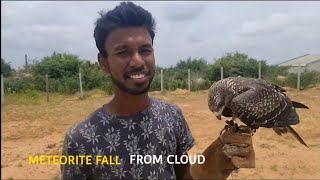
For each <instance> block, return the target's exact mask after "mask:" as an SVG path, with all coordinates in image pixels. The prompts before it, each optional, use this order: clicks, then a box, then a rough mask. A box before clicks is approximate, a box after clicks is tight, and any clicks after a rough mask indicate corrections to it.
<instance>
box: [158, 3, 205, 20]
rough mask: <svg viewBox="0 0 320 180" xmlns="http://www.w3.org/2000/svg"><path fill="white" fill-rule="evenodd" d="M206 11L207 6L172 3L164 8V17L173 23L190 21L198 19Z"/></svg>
mask: <svg viewBox="0 0 320 180" xmlns="http://www.w3.org/2000/svg"><path fill="white" fill-rule="evenodd" d="M205 9H206V5H205V4H199V3H194V2H185V3H181V2H171V3H168V4H167V5H166V6H165V7H164V17H165V19H166V20H167V21H172V22H181V21H190V20H193V19H195V18H197V17H198V16H199V15H200V14H201V13H203V11H204V10H205Z"/></svg>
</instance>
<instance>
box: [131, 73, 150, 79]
mask: <svg viewBox="0 0 320 180" xmlns="http://www.w3.org/2000/svg"><path fill="white" fill-rule="evenodd" d="M129 77H130V78H131V79H141V78H144V77H146V74H133V75H130V76H129Z"/></svg>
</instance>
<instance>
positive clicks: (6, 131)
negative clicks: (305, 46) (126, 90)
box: [1, 88, 320, 179]
mask: <svg viewBox="0 0 320 180" xmlns="http://www.w3.org/2000/svg"><path fill="white" fill-rule="evenodd" d="M151 95H152V96H156V97H159V98H161V99H164V100H167V101H169V102H172V103H175V104H177V105H178V106H180V107H181V109H182V110H183V113H184V115H185V118H186V120H187V121H188V124H189V126H190V129H191V131H192V134H193V136H194V137H195V139H196V145H195V146H194V147H193V148H192V149H191V150H190V152H189V154H198V153H202V152H203V151H204V150H205V149H206V147H207V146H209V145H210V144H211V142H213V141H214V140H215V139H216V138H217V137H218V134H219V131H220V130H221V129H222V128H223V127H224V123H225V122H224V120H222V121H218V120H216V119H215V117H214V115H213V114H212V113H211V112H210V111H209V109H208V107H207V92H206V91H201V92H192V93H189V92H186V91H184V90H177V91H175V92H171V93H166V94H165V95H162V94H160V93H158V92H153V93H151ZM288 95H289V97H291V99H293V100H296V101H299V102H302V103H304V104H306V105H308V106H309V107H310V109H308V110H306V109H302V110H301V109H299V110H298V113H299V115H300V119H301V123H300V124H299V125H296V126H294V129H295V130H296V131H297V132H298V133H299V134H300V135H301V136H302V138H303V139H304V140H305V141H306V143H307V144H308V145H309V146H310V147H311V149H307V148H306V147H304V146H303V145H301V144H300V143H299V142H298V141H297V140H295V139H294V138H293V137H292V136H291V135H290V134H288V135H284V136H278V135H277V134H275V133H274V132H273V131H272V130H271V129H261V128H260V129H258V131H257V132H256V133H255V135H254V136H253V143H254V149H255V152H256V168H254V169H240V170H239V171H238V172H235V173H233V174H232V175H231V176H230V177H229V179H320V163H319V162H320V130H319V128H320V89H319V88H318V89H311V90H307V91H301V92H297V91H295V90H289V92H288ZM110 99H111V96H105V95H104V94H102V93H94V94H90V97H88V98H86V99H84V100H79V99H78V97H76V96H72V97H71V96H69V97H68V98H65V100H63V101H61V102H50V103H42V104H40V105H6V106H5V107H4V108H2V110H1V111H2V117H1V128H2V129H1V146H2V148H1V157H2V158H1V171H2V173H1V179H9V178H10V179H58V177H59V173H60V169H59V166H58V165H29V162H28V157H29V155H33V156H34V155H40V154H41V155H43V154H44V155H60V153H61V147H62V142H63V138H64V134H65V132H66V131H67V129H68V128H69V127H70V126H71V125H72V124H74V123H76V122H78V121H80V120H82V119H84V118H85V117H86V116H87V115H89V114H90V113H91V112H93V111H94V110H95V109H97V108H98V107H100V106H101V105H102V104H104V103H106V102H107V101H109V100H110Z"/></svg>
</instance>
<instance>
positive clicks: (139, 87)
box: [110, 73, 154, 95]
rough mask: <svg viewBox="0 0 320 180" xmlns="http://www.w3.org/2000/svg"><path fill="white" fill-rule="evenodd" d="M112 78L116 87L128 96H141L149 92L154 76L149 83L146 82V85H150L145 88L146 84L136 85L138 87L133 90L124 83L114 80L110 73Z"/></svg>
mask: <svg viewBox="0 0 320 180" xmlns="http://www.w3.org/2000/svg"><path fill="white" fill-rule="evenodd" d="M110 77H111V80H112V82H113V84H114V85H116V86H117V87H118V88H119V89H120V90H122V91H124V92H126V93H128V94H131V95H140V94H143V93H145V92H147V91H148V90H149V88H150V85H151V82H152V80H153V77H154V75H152V76H151V78H150V80H149V82H146V83H148V85H147V86H145V84H141V85H136V87H133V88H129V87H127V86H126V85H125V84H124V83H122V82H120V81H118V80H117V79H115V78H113V76H112V74H111V73H110ZM144 86H145V87H144Z"/></svg>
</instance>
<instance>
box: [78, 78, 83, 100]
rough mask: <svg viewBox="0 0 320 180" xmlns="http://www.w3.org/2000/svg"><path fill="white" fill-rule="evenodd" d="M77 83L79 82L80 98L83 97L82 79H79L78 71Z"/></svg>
mask: <svg viewBox="0 0 320 180" xmlns="http://www.w3.org/2000/svg"><path fill="white" fill-rule="evenodd" d="M79 84H80V99H83V92H82V79H81V73H80V72H79Z"/></svg>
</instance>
